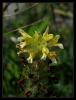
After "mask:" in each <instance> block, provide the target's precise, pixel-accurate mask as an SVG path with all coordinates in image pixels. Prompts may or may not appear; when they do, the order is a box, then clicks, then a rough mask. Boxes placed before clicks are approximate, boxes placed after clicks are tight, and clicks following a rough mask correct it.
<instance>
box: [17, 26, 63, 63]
mask: <svg viewBox="0 0 76 100" xmlns="http://www.w3.org/2000/svg"><path fill="white" fill-rule="evenodd" d="M19 33H20V34H21V36H20V37H18V41H19V43H18V44H17V45H16V47H17V48H19V50H20V51H19V52H18V55H20V54H21V53H28V54H29V57H28V58H27V61H28V62H29V63H32V62H33V59H34V58H35V57H36V56H38V55H40V56H41V57H40V59H41V60H42V59H43V60H45V59H46V58H47V57H48V58H49V59H50V60H51V61H52V62H53V63H56V57H57V54H56V52H55V51H50V49H51V48H52V47H53V46H58V47H60V48H61V49H63V44H61V43H58V40H59V38H60V35H55V36H54V35H53V34H48V27H47V29H46V30H45V32H44V33H43V35H41V34H40V33H39V32H37V31H35V34H34V35H33V36H30V35H28V34H27V33H26V32H25V31H24V30H22V29H19ZM49 48H50V49H49Z"/></svg>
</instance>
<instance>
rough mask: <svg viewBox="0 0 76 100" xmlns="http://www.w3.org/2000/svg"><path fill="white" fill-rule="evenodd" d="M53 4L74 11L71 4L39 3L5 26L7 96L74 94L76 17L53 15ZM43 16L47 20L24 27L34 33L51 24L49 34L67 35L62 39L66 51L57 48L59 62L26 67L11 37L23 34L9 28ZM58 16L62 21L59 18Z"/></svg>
mask: <svg viewBox="0 0 76 100" xmlns="http://www.w3.org/2000/svg"><path fill="white" fill-rule="evenodd" d="M51 5H52V6H53V7H54V8H53V9H54V10H55V9H59V10H61V11H64V12H65V13H67V12H68V11H70V13H72V9H71V8H72V7H71V6H70V3H67V4H65V3H63V4H62V3H49V4H48V3H47V4H45V3H43V4H41V3H39V5H38V6H37V7H36V8H32V9H30V10H28V11H25V12H23V13H21V14H20V15H18V16H16V18H15V19H14V20H9V21H7V23H6V25H3V61H2V62H3V96H7V97H10V96H19V97H20V96H25V97H73V65H74V61H73V60H74V58H73V25H72V23H73V19H71V18H69V16H68V18H67V16H66V14H62V15H61V14H60V15H58V14H57V13H56V14H53V13H54V11H52V10H53V9H52V8H51ZM43 16H44V17H45V19H42V20H41V21H39V22H37V23H35V24H33V25H30V26H28V27H26V28H24V30H25V31H26V32H27V33H29V34H30V35H31V36H32V35H33V34H34V31H39V32H40V33H41V34H43V32H44V30H45V28H46V26H47V25H48V26H49V27H50V29H49V33H52V34H60V35H61V37H62V38H63V39H61V40H59V41H61V42H62V43H63V45H64V50H62V51H61V50H59V51H58V50H57V52H58V59H57V60H58V64H56V65H52V64H51V61H49V60H48V59H47V60H46V61H43V62H42V61H38V60H37V61H35V62H34V63H33V64H28V63H27V62H26V64H25V66H24V64H23V60H21V57H18V56H17V49H16V42H15V41H12V39H11V38H12V37H14V39H16V37H18V36H19V34H18V32H17V31H15V32H9V33H8V31H10V30H12V29H16V28H18V27H21V26H24V25H29V24H31V23H33V22H34V21H36V20H38V19H39V18H43ZM56 18H59V20H61V22H58V21H56ZM69 22H70V24H69ZM4 24H5V23H4ZM25 60H26V58H25Z"/></svg>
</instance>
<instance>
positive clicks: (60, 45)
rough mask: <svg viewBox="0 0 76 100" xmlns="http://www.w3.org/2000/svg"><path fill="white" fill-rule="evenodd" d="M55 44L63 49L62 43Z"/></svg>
mask: <svg viewBox="0 0 76 100" xmlns="http://www.w3.org/2000/svg"><path fill="white" fill-rule="evenodd" d="M55 46H58V47H59V48H60V49H64V47H63V44H62V43H57V44H55Z"/></svg>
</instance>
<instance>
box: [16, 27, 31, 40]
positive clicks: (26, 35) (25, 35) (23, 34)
mask: <svg viewBox="0 0 76 100" xmlns="http://www.w3.org/2000/svg"><path fill="white" fill-rule="evenodd" d="M18 31H19V33H21V35H22V36H23V37H28V38H32V37H31V36H30V35H28V34H27V33H26V32H25V31H24V30H22V29H18Z"/></svg>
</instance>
